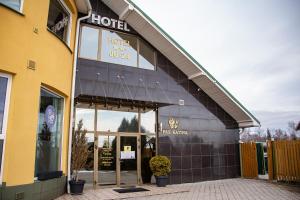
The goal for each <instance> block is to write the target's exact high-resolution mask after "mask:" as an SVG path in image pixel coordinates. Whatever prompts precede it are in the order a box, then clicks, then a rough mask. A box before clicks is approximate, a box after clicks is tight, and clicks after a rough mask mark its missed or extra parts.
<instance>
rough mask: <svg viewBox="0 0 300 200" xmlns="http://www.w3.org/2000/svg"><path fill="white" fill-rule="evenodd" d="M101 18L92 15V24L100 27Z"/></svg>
mask: <svg viewBox="0 0 300 200" xmlns="http://www.w3.org/2000/svg"><path fill="white" fill-rule="evenodd" d="M100 20H101V17H100V15H97V16H96V15H95V14H92V23H94V24H98V25H100Z"/></svg>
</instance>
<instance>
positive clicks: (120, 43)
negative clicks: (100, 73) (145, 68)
mask: <svg viewBox="0 0 300 200" xmlns="http://www.w3.org/2000/svg"><path fill="white" fill-rule="evenodd" d="M101 43H102V45H101V61H104V62H109V63H115V64H120V65H127V66H132V67H137V38H136V37H133V36H131V35H127V34H123V33H118V32H112V31H107V30H102V42H101Z"/></svg>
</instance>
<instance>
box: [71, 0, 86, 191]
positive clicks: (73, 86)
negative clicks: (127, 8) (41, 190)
mask: <svg viewBox="0 0 300 200" xmlns="http://www.w3.org/2000/svg"><path fill="white" fill-rule="evenodd" d="M85 2H86V4H87V9H88V15H87V16H84V17H81V18H79V19H78V20H77V25H76V38H75V50H74V61H73V75H72V88H71V108H70V109H71V112H70V120H69V122H70V127H69V148H68V182H69V181H70V180H71V152H72V132H73V123H74V122H73V121H74V120H73V114H74V96H75V80H76V68H77V54H78V44H79V29H80V22H81V21H82V20H85V19H88V18H90V17H91V15H92V6H91V3H90V0H85ZM67 185H68V193H70V186H69V183H67Z"/></svg>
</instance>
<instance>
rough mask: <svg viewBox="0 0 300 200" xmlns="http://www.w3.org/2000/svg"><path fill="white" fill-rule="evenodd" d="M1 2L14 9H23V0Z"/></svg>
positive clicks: (0, 1) (1, 0)
mask: <svg viewBox="0 0 300 200" xmlns="http://www.w3.org/2000/svg"><path fill="white" fill-rule="evenodd" d="M0 3H2V4H4V5H6V6H8V7H10V8H12V9H14V10H17V11H21V0H0Z"/></svg>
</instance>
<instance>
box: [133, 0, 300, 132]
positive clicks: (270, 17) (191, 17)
mask: <svg viewBox="0 0 300 200" xmlns="http://www.w3.org/2000/svg"><path fill="white" fill-rule="evenodd" d="M133 2H134V3H136V4H137V5H138V6H139V7H140V8H141V9H142V10H143V11H145V12H146V13H147V14H148V15H149V16H150V17H151V18H152V19H153V20H154V21H155V22H157V23H158V24H159V25H160V26H161V27H162V28H163V29H164V30H165V31H166V32H168V33H169V34H170V35H171V36H172V37H173V38H174V39H175V40H176V41H177V42H178V43H179V44H180V45H181V46H182V47H184V48H185V49H186V50H187V51H188V52H189V53H190V54H191V55H192V56H193V57H194V58H195V59H196V60H197V61H198V62H199V63H200V64H201V65H202V66H203V67H205V68H206V69H207V70H208V71H209V72H210V73H211V74H212V75H213V76H214V77H215V78H216V79H217V80H218V81H220V83H221V84H222V85H223V86H225V87H226V88H227V89H228V90H229V91H230V92H231V93H232V94H233V95H234V96H235V97H236V98H237V99H238V100H239V101H240V102H241V103H242V104H243V105H244V106H246V108H248V110H250V111H251V112H252V113H253V114H254V115H255V116H256V117H257V118H258V119H259V120H260V121H261V123H262V127H263V128H267V127H269V128H286V126H287V122H288V121H291V120H294V121H300V1H299V0H264V1H262V0H251V1H240V0H226V1H225V0H223V1H217V0H185V1H182V0H163V1H162V0H151V1H149V0H148V1H145V0H133Z"/></svg>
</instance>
